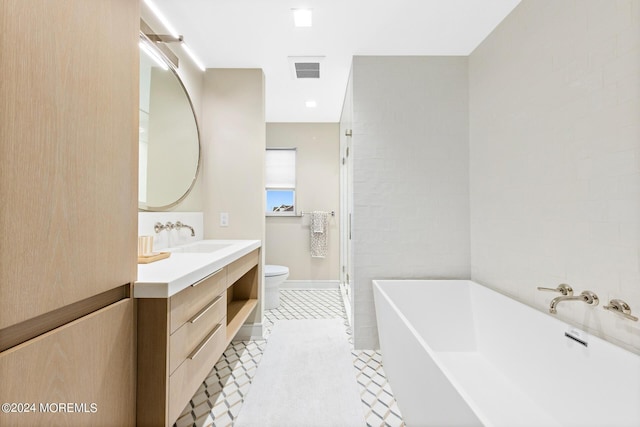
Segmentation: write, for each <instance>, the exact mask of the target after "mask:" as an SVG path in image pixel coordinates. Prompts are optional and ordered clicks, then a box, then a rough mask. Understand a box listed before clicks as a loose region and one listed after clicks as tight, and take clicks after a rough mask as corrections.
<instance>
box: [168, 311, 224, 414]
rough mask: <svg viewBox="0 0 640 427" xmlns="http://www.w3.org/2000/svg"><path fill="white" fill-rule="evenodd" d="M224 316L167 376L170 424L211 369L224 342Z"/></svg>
mask: <svg viewBox="0 0 640 427" xmlns="http://www.w3.org/2000/svg"><path fill="white" fill-rule="evenodd" d="M226 324H227V320H226V317H223V318H222V319H221V320H220V323H218V324H216V325H213V327H212V328H211V329H210V330H209V332H208V333H207V334H206V336H205V337H204V338H203V339H202V340H201V341H200V343H198V345H197V346H196V347H195V349H194V350H192V351H191V353H190V354H189V355H188V356H187V358H186V360H185V361H184V363H182V365H180V366H179V367H178V369H176V370H175V372H174V373H173V374H171V375H170V376H169V420H170V422H171V424H173V422H174V421H175V420H176V419H177V418H178V416H179V415H180V413H181V412H182V410H183V409H184V407H185V406H186V405H187V403H189V400H190V399H191V397H193V394H194V393H195V392H196V390H197V389H198V387H199V386H200V384H202V381H203V380H204V379H205V378H206V376H207V374H208V373H209V372H210V371H211V369H213V366H214V365H215V364H216V362H217V361H218V359H219V358H220V356H221V355H222V353H223V352H224V348H225V343H226Z"/></svg>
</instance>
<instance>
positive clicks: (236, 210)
mask: <svg viewBox="0 0 640 427" xmlns="http://www.w3.org/2000/svg"><path fill="white" fill-rule="evenodd" d="M202 117H203V120H202V143H203V158H204V161H203V164H202V167H203V169H202V171H201V172H202V176H201V179H202V185H203V192H204V194H205V195H206V197H204V203H203V205H204V210H203V211H204V230H205V235H204V237H205V239H252V240H253V239H257V240H261V241H262V242H264V227H265V221H264V204H265V201H264V197H265V195H264V168H265V165H264V156H265V147H266V143H265V121H264V74H263V72H262V70H260V69H208V70H207V71H206V73H205V78H204V92H203V96H202ZM221 212H226V213H228V214H229V226H228V227H221V226H220V213H221ZM261 318H262V310H261V309H258V310H256V313H255V317H253V318H250V319H249V322H250V323H251V322H252V321H253V322H260V319H261Z"/></svg>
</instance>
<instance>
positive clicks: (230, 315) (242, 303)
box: [227, 299, 258, 345]
mask: <svg viewBox="0 0 640 427" xmlns="http://www.w3.org/2000/svg"><path fill="white" fill-rule="evenodd" d="M257 305H258V300H257V299H247V300H235V301H231V302H230V303H228V304H227V345H228V344H229V343H230V342H231V340H232V339H233V337H235V336H236V334H237V333H238V331H239V330H240V327H242V325H243V324H244V322H245V321H246V320H247V317H249V314H251V312H252V311H253V309H254V308H256V306H257Z"/></svg>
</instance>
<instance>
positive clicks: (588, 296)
mask: <svg viewBox="0 0 640 427" xmlns="http://www.w3.org/2000/svg"><path fill="white" fill-rule="evenodd" d="M561 301H582V302H586V303H587V304H588V305H593V306H596V305H598V303H599V302H600V299H599V298H598V295H596V294H594V293H593V292H591V291H582V293H581V294H580V295H576V296H572V295H561V296H559V297H555V298H554V299H552V300H551V304H550V305H549V313H551V314H556V313H557V312H558V311H557V310H556V306H557V305H558V304H559V303H560V302H561Z"/></svg>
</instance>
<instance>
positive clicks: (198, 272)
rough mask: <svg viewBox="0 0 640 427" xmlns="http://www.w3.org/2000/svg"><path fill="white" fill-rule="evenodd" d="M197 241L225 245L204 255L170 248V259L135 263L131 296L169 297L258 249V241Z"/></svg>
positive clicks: (259, 244)
mask: <svg viewBox="0 0 640 427" xmlns="http://www.w3.org/2000/svg"><path fill="white" fill-rule="evenodd" d="M199 242H201V243H213V244H226V245H228V246H226V247H224V248H222V249H218V250H216V251H214V252H204V253H195V252H189V253H182V252H176V251H179V250H180V248H170V249H167V251H171V252H172V253H171V256H170V257H169V258H166V259H163V260H160V261H156V262H152V263H149V264H138V280H137V281H136V282H135V284H134V285H133V297H134V298H169V297H171V296H172V295H175V294H177V293H178V292H180V291H181V290H183V289H185V288H186V287H187V286H190V285H191V284H193V283H195V282H197V281H198V280H201V279H203V278H205V277H207V276H208V275H209V274H211V273H213V272H214V271H216V270H219V269H220V268H222V267H224V266H225V265H228V264H231V263H232V262H234V261H235V260H237V259H239V258H241V257H243V256H244V255H246V254H248V253H249V252H251V251H253V250H254V249H257V248H259V247H260V246H261V242H260V240H200V241H199ZM196 243H198V242H196Z"/></svg>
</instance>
